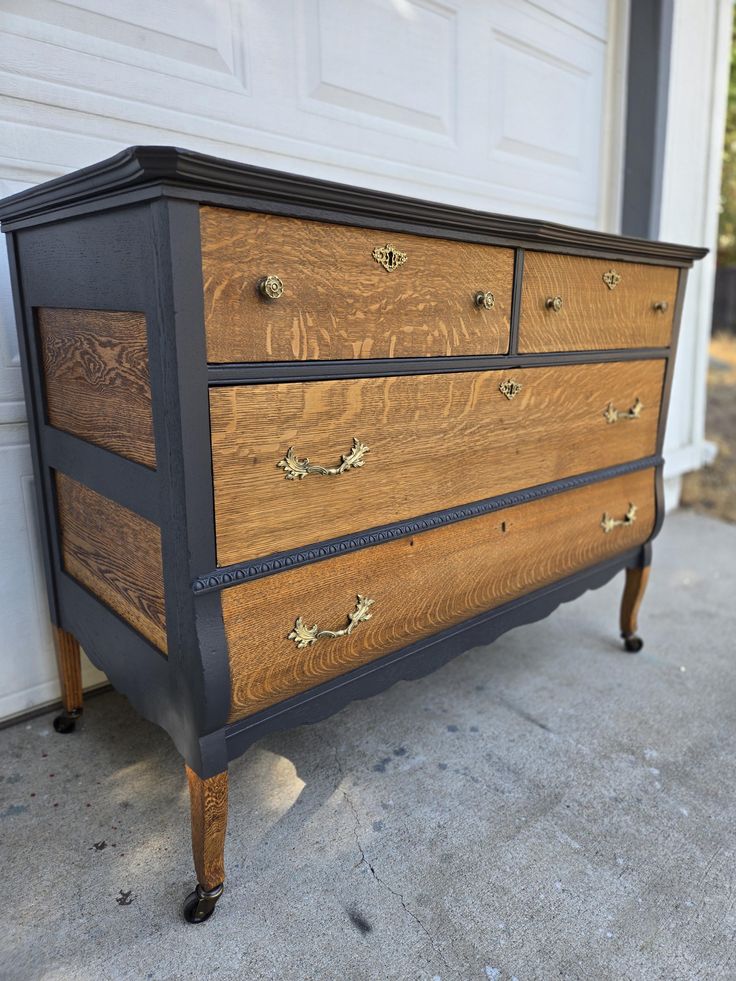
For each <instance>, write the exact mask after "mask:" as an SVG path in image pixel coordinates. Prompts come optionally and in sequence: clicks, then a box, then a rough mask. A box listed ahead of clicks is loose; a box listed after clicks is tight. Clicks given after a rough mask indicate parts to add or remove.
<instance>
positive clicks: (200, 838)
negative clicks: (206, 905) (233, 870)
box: [184, 764, 228, 891]
mask: <svg viewBox="0 0 736 981" xmlns="http://www.w3.org/2000/svg"><path fill="white" fill-rule="evenodd" d="M184 769H185V770H186V774H187V782H188V784H189V802H190V805H191V812H192V854H193V856H194V868H195V870H196V872H197V881H198V882H199V884H200V886H202V888H203V889H206V890H208V891H210V890H212V889H216V888H217V887H218V886H221V885H222V883H223V882H224V881H225V832H226V831H227V796H228V775H227V771H224V772H223V773H218V774H216V775H215V776H214V777H208V778H207V779H205V780H203V779H202V778H201V777H199V776H197V774H196V773H195V772H194V770H191V769H190V768H189V767H188V766H187V765H186V764H184Z"/></svg>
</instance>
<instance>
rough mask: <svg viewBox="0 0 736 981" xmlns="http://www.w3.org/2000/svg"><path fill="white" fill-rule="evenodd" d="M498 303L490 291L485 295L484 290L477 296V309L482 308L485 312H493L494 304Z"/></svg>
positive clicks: (479, 291)
mask: <svg viewBox="0 0 736 981" xmlns="http://www.w3.org/2000/svg"><path fill="white" fill-rule="evenodd" d="M495 302H496V297H495V296H494V295H493V293H491V291H490V290H488V291H487V292H486V293H484V292H483V291H482V290H478V292H477V293H476V294H475V305H476V306H477V307H482V308H483V309H484V310H492V309H493V304H494V303H495Z"/></svg>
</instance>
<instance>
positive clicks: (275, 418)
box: [210, 360, 664, 565]
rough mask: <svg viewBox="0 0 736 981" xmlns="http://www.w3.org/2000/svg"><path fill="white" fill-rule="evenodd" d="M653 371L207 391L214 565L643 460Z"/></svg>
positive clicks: (650, 442) (604, 369) (547, 371)
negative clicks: (214, 542)
mask: <svg viewBox="0 0 736 981" xmlns="http://www.w3.org/2000/svg"><path fill="white" fill-rule="evenodd" d="M663 377H664V362H662V361H660V360H656V361H628V362H616V363H609V364H587V365H566V366H554V367H544V368H524V369H514V370H512V371H483V372H458V373H450V374H442V375H413V376H402V377H391V378H361V379H351V380H344V381H326V382H304V383H298V382H290V383H284V384H275V385H244V386H232V387H230V386H228V387H222V388H215V389H212V390H211V392H210V414H211V432H212V465H213V476H214V490H215V514H216V530H217V559H218V564H219V565H230V564H232V563H234V562H239V561H244V560H247V559H251V558H255V557H258V556H263V555H267V554H270V553H273V552H279V551H282V550H286V549H291V548H297V547H299V546H302V545H306V544H309V543H312V542H316V541H323V540H325V539H329V538H333V537H337V536H339V535H344V534H349V533H352V532H356V531H361V530H362V529H365V528H373V527H375V526H377V525H382V524H387V523H390V522H393V521H399V520H403V519H405V518H411V517H414V516H416V515H420V514H426V513H429V512H432V511H438V510H443V509H445V508H451V507H456V506H457V505H460V504H467V503H468V502H471V501H477V500H482V499H484V498H487V497H494V496H496V495H498V494H504V493H507V492H510V491H514V490H518V489H519V488H520V487H529V486H533V485H536V484H541V483H546V482H547V481H551V480H557V479H559V478H562V477H567V476H571V475H572V474H577V473H583V472H586V471H589V470H596V469H600V468H602V467H607V466H613V465H615V464H619V463H624V462H626V461H628V460H635V459H640V458H642V457H645V456H648V455H650V454H652V453H654V452H655V449H656V440H657V426H658V422H659V402H660V397H661V391H662V382H663ZM513 386H518V387H519V391H518V392H517V393H516V394H514V391H515V389H514V387H513ZM502 388H505V389H506V391H507V395H505V394H504V393H503V392H502V391H501V389H502ZM508 395H511V396H512V397H511V398H509V397H508ZM361 447H367V448H368V449H367V451H365V452H364V451H363V450H362V449H361ZM351 463H352V464H355V465H351ZM320 470H322V471H328V472H320ZM340 471H342V472H340ZM290 478H291V479H290Z"/></svg>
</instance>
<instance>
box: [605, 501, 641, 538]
mask: <svg viewBox="0 0 736 981" xmlns="http://www.w3.org/2000/svg"><path fill="white" fill-rule="evenodd" d="M635 521H636V504H629V509H628V511H627V512H626V514H625V515H624V516H623V518H612V517H611V515H610V514H608V512H604V514H603V517H602V518H601V528H602V529H603V532H604V534H606V535H607V534H608V533H609V532H611V531H613V529H614V528H621V527H625V526H626V525H633V523H634V522H635Z"/></svg>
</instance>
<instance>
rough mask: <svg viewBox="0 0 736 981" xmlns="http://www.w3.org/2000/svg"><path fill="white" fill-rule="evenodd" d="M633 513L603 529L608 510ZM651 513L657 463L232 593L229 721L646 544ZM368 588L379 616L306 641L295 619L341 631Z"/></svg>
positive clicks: (226, 608)
mask: <svg viewBox="0 0 736 981" xmlns="http://www.w3.org/2000/svg"><path fill="white" fill-rule="evenodd" d="M630 503H634V504H636V505H637V507H638V514H637V518H636V521H635V522H634V523H633V524H631V525H627V526H620V527H617V528H615V529H614V530H613V531H612V532H610V533H609V534H605V533H604V532H603V530H602V528H601V518H602V517H603V514H604V512H606V513H608V514H609V515H611V516H612V517H615V518H618V519H621V518H623V516H624V515H625V514H626V511H627V508H628V506H629V504H630ZM654 517H655V487H654V471H653V470H645V471H640V472H637V473H633V474H628V475H626V476H624V477H618V478H615V479H613V480H610V481H603V482H602V483H600V484H592V485H589V486H587V487H583V488H579V489H577V490H574V491H569V492H567V493H564V494H557V495H553V496H551V497H547V498H543V499H540V500H537V501H533V502H530V503H528V504H521V505H518V506H516V507H513V508H509V509H507V510H506V511H498V512H496V513H494V514H489V515H484V516H482V517H479V518H471V519H469V520H467V521H462V522H459V523H458V524H454V525H445V526H443V527H440V528H436V529H433V530H432V531H428V532H424V533H423V534H421V535H414V536H412V537H410V538H402V539H398V540H396V541H393V542H389V543H386V544H382V545H377V546H373V547H371V548H366V549H363V550H361V551H358V552H352V553H349V554H346V555H342V556H338V557H336V558H333V559H326V560H324V561H322V562H319V563H317V564H316V565H312V566H306V567H301V568H297V569H292V570H289V571H287V572H282V573H280V574H278V575H275V576H271V577H269V578H267V579H262V580H260V581H258V582H254V583H246V584H244V585H242V586H235V587H232V588H230V589H226V590H224V592H223V594H222V608H223V615H224V620H225V632H226V635H227V640H228V645H229V652H230V666H231V675H232V705H231V711H230V720H231V721H235V720H236V719H239V718H243V717H244V716H247V715H250V714H252V713H253V712H256V711H259V710H260V709H263V708H266V707H267V706H269V705H274V704H276V703H277V702H280V701H282V700H283V699H286V698H289V697H290V696H292V695H295V694H296V693H298V692H301V691H305V690H307V689H309V688H312V687H314V686H315V685H318V684H320V683H321V682H324V681H327V680H329V679H330V678H334V677H336V676H338V675H340V674H344V673H345V672H346V671H350V670H351V669H352V668H356V667H358V666H359V665H361V664H364V663H366V662H367V661H371V660H374V659H375V658H379V657H381V656H382V655H384V654H389V653H391V652H392V651H396V650H399V649H400V648H401V647H404V646H406V645H407V644H411V643H412V642H414V641H417V640H420V639H422V638H424V637H428V636H431V635H432V634H434V633H437V632H438V631H441V630H443V629H445V628H447V627H450V626H452V625H454V624H457V623H460V622H461V621H463V620H466V619H468V618H469V617H472V616H475V615H476V614H479V613H482V612H483V611H485V610H488V609H491V608H493V607H496V606H499V605H500V604H502V603H504V602H506V601H508V600H511V599H513V598H515V597H517V596H521V595H523V594H525V593H529V592H531V591H532V590H534V589H536V588H538V587H540V586H544V585H546V584H547V583H551V582H554V581H556V580H558V579H562V578H563V577H565V576H567V575H570V574H571V573H573V572H575V571H577V570H579V569H583V568H585V567H586V566H590V565H593V564H595V563H596V562H600V561H602V560H603V559H605V558H607V557H609V556H611V555H614V554H615V553H617V552H621V551H624V550H627V549H631V548H633V547H634V546H636V545H638V544H640V543H642V542H644V541H645V540H646V539H647V538H648V537H649V535H650V533H651V531H652V528H653V525H654ZM357 594H361V595H363V596H366V597H369V598H371V599H373V600H375V603H374V605H373V606H372V607H371V613H372V618H371V619H370V620H368V621H366V622H364V623H360V624H358V625H357V626H356V628H355V629H354V630H353V632H352V633H351V634H350V635H348V636H344V637H338V638H324V639H320V640H318V641H317V642H316V643H315V644H313V645H312V646H310V647H308V648H305V649H303V650H299V649H297V647H296V644H295V643H294V641H292V640H289V639H288V634H289V632H290V631H291V630H292V629H293V628H294V622H295V620H296V618H297V617H299V616H301V617H303V618H304V621H305V623H306V624H307V625H308V626H310V627H311V625H312V624H315V623H316V624H317V625H318V626H319V627H320V629H328V630H337V629H340V628H342V627H344V626H346V624H347V616H348V613H350V612H351V611H352V610H353V608H354V606H355V601H356V595H357Z"/></svg>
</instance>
